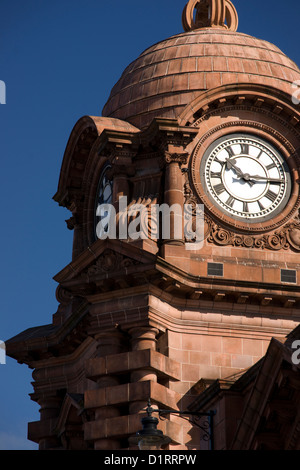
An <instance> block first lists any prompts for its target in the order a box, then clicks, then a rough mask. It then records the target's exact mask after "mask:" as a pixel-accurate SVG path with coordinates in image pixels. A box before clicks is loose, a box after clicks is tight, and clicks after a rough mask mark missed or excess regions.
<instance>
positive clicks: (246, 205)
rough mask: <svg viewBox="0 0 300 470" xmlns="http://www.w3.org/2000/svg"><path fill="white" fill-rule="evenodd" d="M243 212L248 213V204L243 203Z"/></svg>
mask: <svg viewBox="0 0 300 470" xmlns="http://www.w3.org/2000/svg"><path fill="white" fill-rule="evenodd" d="M243 212H249V206H248V202H243Z"/></svg>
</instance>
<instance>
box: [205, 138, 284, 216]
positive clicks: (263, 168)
mask: <svg viewBox="0 0 300 470" xmlns="http://www.w3.org/2000/svg"><path fill="white" fill-rule="evenodd" d="M200 173H201V181H202V184H203V186H204V188H205V190H206V194H207V195H208V197H209V199H210V200H211V201H213V202H214V204H216V205H217V206H218V207H219V208H220V209H221V210H222V211H223V212H225V213H228V215H230V216H231V217H233V218H235V219H237V220H244V221H245V222H263V221H265V220H269V219H271V218H272V217H274V216H275V215H277V214H278V213H280V211H282V210H283V208H284V207H285V206H286V204H287V202H288V200H289V197H290V194H291V175H290V171H289V168H288V165H287V164H286V162H285V160H284V158H283V157H282V156H281V155H280V153H279V152H278V151H277V150H276V149H275V147H273V146H272V145H271V144H270V143H268V142H267V141H265V140H262V139H260V138H259V137H256V136H252V135H250V134H231V135H227V136H225V137H222V138H221V139H218V140H217V141H216V142H214V144H212V145H211V146H210V147H209V148H208V150H207V151H206V152H205V154H204V157H203V160H202V162H201V165H200Z"/></svg>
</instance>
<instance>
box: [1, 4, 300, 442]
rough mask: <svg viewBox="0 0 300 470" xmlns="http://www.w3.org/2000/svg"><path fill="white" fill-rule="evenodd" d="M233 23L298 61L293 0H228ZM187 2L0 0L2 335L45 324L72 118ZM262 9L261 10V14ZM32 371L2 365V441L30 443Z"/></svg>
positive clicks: (57, 258) (91, 111)
mask: <svg viewBox="0 0 300 470" xmlns="http://www.w3.org/2000/svg"><path fill="white" fill-rule="evenodd" d="M233 1H234V4H235V6H236V8H237V10H238V13H239V21H240V23H239V31H240V32H243V33H247V34H251V35H253V36H256V37H258V38H261V39H266V40H268V41H270V42H273V43H275V44H276V45H277V46H278V47H280V48H281V49H282V50H283V51H284V52H285V53H286V54H287V55H288V56H289V57H290V58H291V59H293V60H294V61H295V62H296V63H297V64H298V65H299V64H300V46H299V13H300V4H299V0H286V1H285V2H284V3H282V1H281V0H252V1H251V2H250V1H246V0H233ZM185 3H186V0H151V1H150V2H149V1H143V0H139V1H138V0H128V1H127V2H126V1H124V0H114V1H112V0H110V1H105V0H84V1H83V0H26V1H24V0H0V80H3V81H4V82H5V83H6V87H7V95H6V100H7V102H6V104H5V105H0V133H1V139H0V158H1V185H0V191H1V207H2V210H1V213H2V227H1V231H0V241H1V244H0V246H1V247H2V255H1V274H0V276H1V282H0V286H1V307H0V308H1V310H0V318H1V322H0V339H1V340H6V339H8V338H10V337H12V336H15V335H16V334H18V333H19V332H21V331H23V330H25V329H27V328H30V327H32V326H39V325H44V324H49V323H51V321H52V314H53V313H55V311H56V309H57V301H56V299H55V289H56V284H55V282H54V281H53V280H52V278H53V276H54V275H55V274H56V273H57V272H59V271H60V270H61V269H62V268H63V267H64V266H65V265H66V264H68V263H69V262H70V260H71V248H72V233H71V232H69V231H68V230H67V227H66V224H65V222H64V221H65V219H67V218H69V214H68V213H67V211H66V210H65V209H63V208H60V207H59V206H58V205H57V204H56V203H55V202H54V201H53V200H52V196H53V195H54V194H55V192H56V189H57V183H58V177H59V171H60V166H61V162H62V158H63V153H64V150H65V146H66V143H67V140H68V137H69V135H70V132H71V130H72V128H73V126H74V124H75V123H76V121H77V120H78V119H79V118H80V117H82V116H84V115H101V111H102V108H103V106H104V104H105V102H106V100H107V98H108V95H109V92H110V89H111V88H112V86H113V85H114V83H115V82H116V81H117V79H118V78H119V76H120V75H121V73H122V71H123V70H124V68H125V67H126V66H127V65H128V64H129V63H130V62H131V61H132V60H134V59H135V58H136V57H137V56H138V55H139V54H140V53H141V52H142V51H143V50H144V49H146V48H147V47H148V46H150V45H152V44H154V43H155V42H157V41H159V40H162V39H165V38H167V37H169V36H171V35H174V34H177V33H180V32H182V27H181V13H182V9H183V7H184V5H185ZM265 12H268V14H265ZM31 381H32V377H31V371H30V370H29V369H28V368H27V366H26V365H19V364H17V362H16V361H14V360H12V359H10V358H7V364H6V365H0V384H1V387H0V449H7V450H8V449H31V448H33V449H34V448H36V445H33V444H31V443H30V442H29V441H27V439H26V436H27V422H28V421H36V420H38V419H39V412H38V409H39V407H38V405H37V404H36V403H34V402H32V401H31V400H30V398H29V396H28V394H29V393H32V392H33V388H32V385H31Z"/></svg>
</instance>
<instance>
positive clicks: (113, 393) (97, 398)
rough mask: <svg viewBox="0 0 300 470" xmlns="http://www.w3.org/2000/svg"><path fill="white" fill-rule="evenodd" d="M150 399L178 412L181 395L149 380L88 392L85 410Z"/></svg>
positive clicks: (85, 395)
mask: <svg viewBox="0 0 300 470" xmlns="http://www.w3.org/2000/svg"><path fill="white" fill-rule="evenodd" d="M149 398H151V399H152V400H153V401H155V402H157V403H160V404H162V405H164V406H166V407H167V408H168V409H172V410H178V406H177V403H178V402H179V400H180V398H181V395H180V394H179V393H177V392H174V391H172V390H170V389H168V388H167V387H164V386H163V385H160V384H158V383H156V382H152V381H150V380H147V381H144V382H133V383H129V384H122V385H116V386H113V387H105V388H99V389H97V390H87V391H86V392H85V394H84V408H85V409H97V408H101V407H104V406H111V405H120V404H123V403H131V402H134V401H145V402H147V401H148V399H149Z"/></svg>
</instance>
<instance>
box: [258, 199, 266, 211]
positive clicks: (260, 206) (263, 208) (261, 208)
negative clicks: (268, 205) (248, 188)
mask: <svg viewBox="0 0 300 470" xmlns="http://www.w3.org/2000/svg"><path fill="white" fill-rule="evenodd" d="M257 202H258V205H259V208H260V210H261V211H263V210H265V206H263V205H262V203H261V202H260V201H257Z"/></svg>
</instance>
